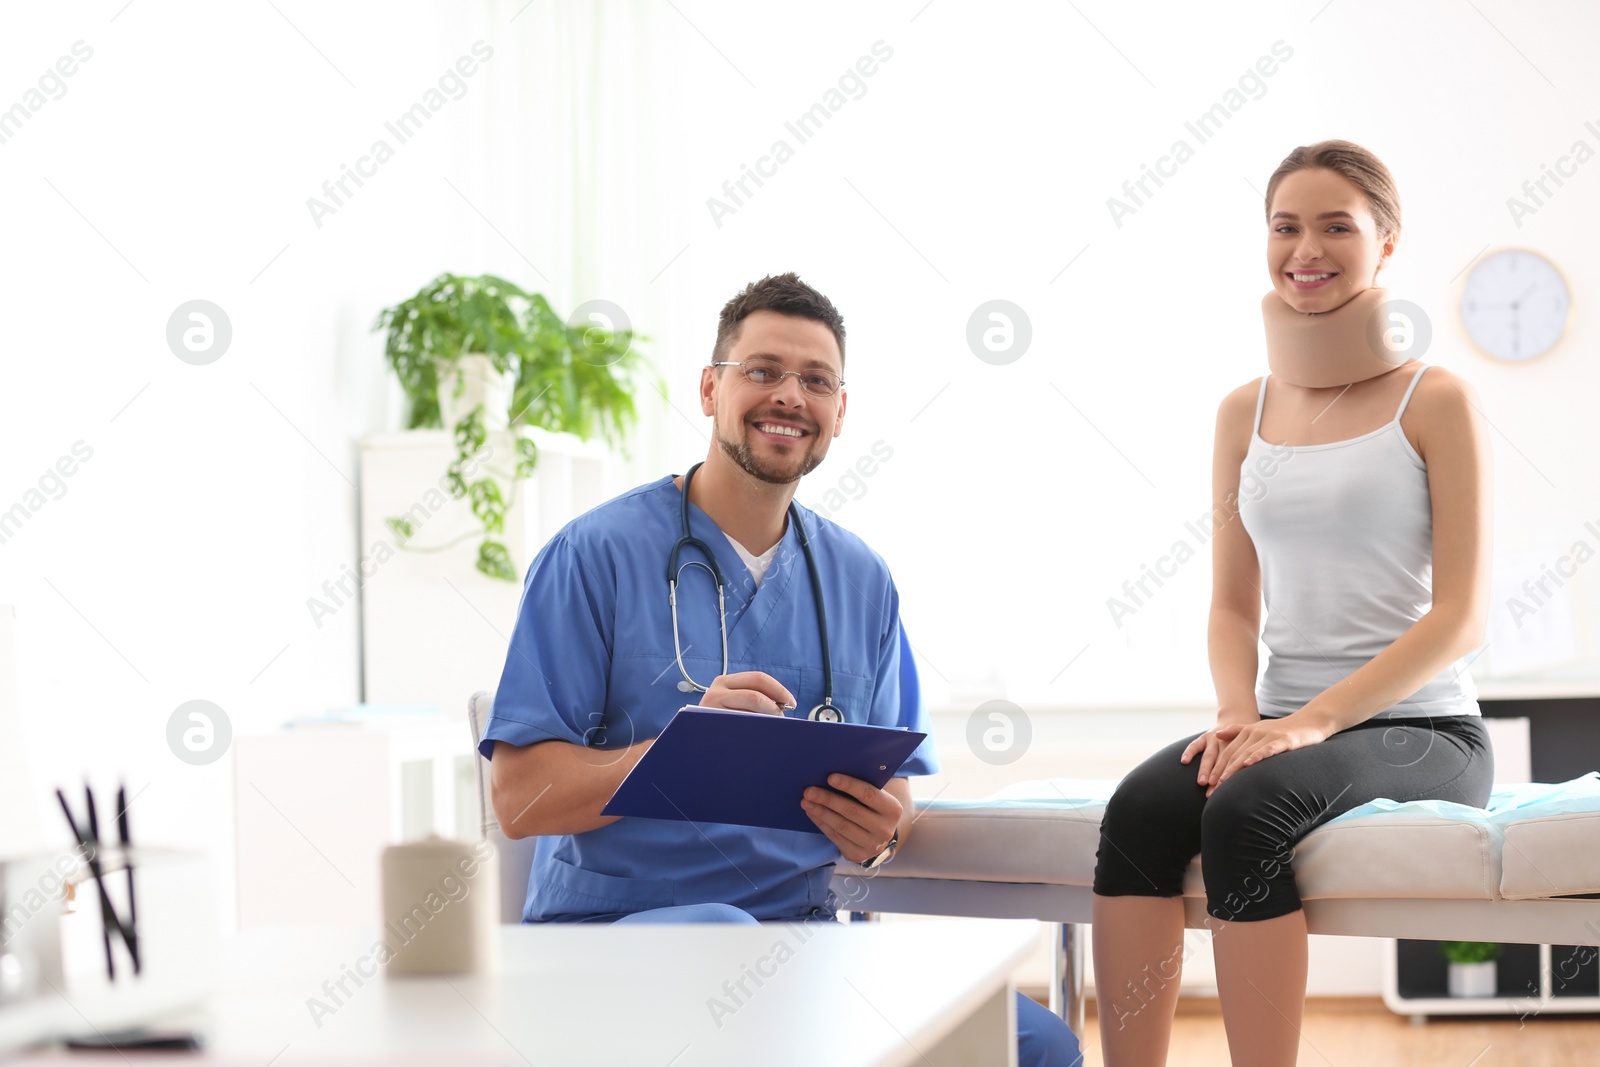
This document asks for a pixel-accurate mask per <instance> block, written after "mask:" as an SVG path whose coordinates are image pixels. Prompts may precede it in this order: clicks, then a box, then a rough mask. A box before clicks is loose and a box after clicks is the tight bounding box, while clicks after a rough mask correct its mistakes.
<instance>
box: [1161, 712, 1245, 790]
mask: <svg viewBox="0 0 1600 1067" xmlns="http://www.w3.org/2000/svg"><path fill="white" fill-rule="evenodd" d="M1247 725H1249V724H1248V723H1242V722H1225V723H1218V724H1217V725H1215V726H1213V727H1212V728H1211V729H1209V730H1207V731H1206V732H1205V733H1203V734H1201V735H1200V736H1199V737H1197V738H1195V739H1194V740H1193V741H1191V742H1190V743H1189V747H1188V748H1186V749H1184V750H1183V755H1182V757H1180V758H1179V760H1178V762H1179V763H1188V762H1189V761H1190V760H1192V759H1194V757H1195V755H1196V754H1199V756H1200V773H1199V774H1198V775H1196V777H1195V782H1196V784H1198V785H1209V786H1212V787H1215V786H1216V784H1217V782H1218V781H1219V780H1220V779H1218V778H1217V772H1218V771H1219V770H1221V769H1222V767H1221V764H1220V763H1218V761H1217V760H1218V757H1219V756H1221V755H1222V752H1223V750H1224V749H1225V748H1227V747H1228V742H1229V741H1232V740H1233V739H1234V738H1235V737H1237V736H1238V735H1239V731H1240V730H1243V729H1244V728H1245V727H1246V726H1247ZM1210 795H1211V791H1210V790H1207V791H1206V796H1210Z"/></svg>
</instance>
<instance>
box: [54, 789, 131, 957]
mask: <svg viewBox="0 0 1600 1067" xmlns="http://www.w3.org/2000/svg"><path fill="white" fill-rule="evenodd" d="M85 788H86V789H87V788H88V787H87V786H85ZM56 799H57V800H59V801H61V812H62V814H63V815H65V816H66V817H67V825H68V826H69V827H71V828H72V836H73V837H75V838H77V839H78V844H79V845H81V846H82V847H83V849H84V851H85V852H86V853H87V855H86V856H85V857H84V859H85V861H86V862H87V863H88V864H89V873H90V874H92V875H94V884H95V887H96V888H98V889H99V891H100V927H101V932H102V933H103V934H104V935H105V943H106V981H108V982H114V981H116V978H117V965H116V962H115V960H114V959H113V958H112V956H111V928H110V927H109V926H108V925H106V924H107V922H108V920H109V918H110V915H111V898H110V897H108V896H107V895H106V884H105V881H104V880H103V879H102V878H101V877H100V858H99V855H98V854H97V853H96V851H95V843H94V841H92V840H91V839H90V838H88V837H86V836H85V835H84V832H83V829H82V828H81V827H79V826H78V821H77V820H76V819H74V818H73V817H72V807H71V806H70V805H69V804H68V803H67V797H66V794H65V793H63V792H61V790H59V789H57V790H56ZM89 825H90V826H91V827H92V826H93V825H94V798H93V797H92V796H91V797H90V799H89Z"/></svg>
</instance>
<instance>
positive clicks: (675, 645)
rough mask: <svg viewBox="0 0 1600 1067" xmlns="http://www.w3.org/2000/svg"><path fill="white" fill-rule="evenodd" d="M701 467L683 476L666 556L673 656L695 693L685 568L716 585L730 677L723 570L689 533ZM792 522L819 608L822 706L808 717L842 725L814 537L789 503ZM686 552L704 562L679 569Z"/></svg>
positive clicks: (796, 507) (724, 664) (724, 665)
mask: <svg viewBox="0 0 1600 1067" xmlns="http://www.w3.org/2000/svg"><path fill="white" fill-rule="evenodd" d="M700 467H701V464H699V463H696V464H695V465H694V466H692V467H690V468H689V470H688V473H686V474H685V475H684V476H683V500H682V508H681V512H680V515H679V523H680V529H681V533H680V535H679V537H678V539H677V540H676V541H674V542H673V544H672V551H671V552H670V553H668V555H667V603H668V605H669V607H670V609H671V613H672V652H673V656H674V658H676V660H677V663H678V673H680V674H682V675H683V680H684V681H685V682H687V683H688V684H689V687H690V689H691V690H692V691H694V692H696V693H704V692H706V691H707V687H706V686H703V685H701V684H700V683H699V682H696V681H695V680H694V679H693V678H691V677H690V676H689V669H688V668H687V667H686V666H685V665H684V662H683V641H682V638H681V637H680V636H679V632H678V576H679V575H680V574H682V573H683V570H684V568H687V567H704V568H705V569H706V570H707V571H708V572H709V573H710V574H711V579H712V581H713V582H715V583H716V586H717V623H718V626H719V628H720V629H721V631H722V673H723V674H727V673H728V607H727V597H726V595H725V593H724V588H723V581H722V568H721V566H719V565H718V564H717V557H716V556H714V555H712V553H711V546H709V545H707V544H706V543H705V542H704V541H702V540H700V539H699V538H698V537H695V536H694V535H693V534H692V533H690V531H689V483H690V480H691V479H692V478H694V475H695V472H696V471H698V470H699V469H700ZM789 518H790V521H792V522H793V523H794V524H795V530H796V532H797V535H798V537H799V538H800V551H801V552H802V553H804V554H805V557H806V573H807V575H808V576H809V577H810V579H811V598H812V600H813V601H815V603H816V606H817V636H818V639H819V643H820V645H821V646H822V703H820V704H818V705H817V706H816V707H814V708H812V709H811V711H810V712H809V713H808V714H807V716H806V717H807V718H809V719H817V720H821V721H824V722H843V721H844V712H843V711H841V710H840V709H839V707H838V705H836V704H834V702H833V650H832V649H831V648H830V647H829V643H828V610H827V606H826V605H825V604H824V603H823V599H822V575H821V574H820V573H819V572H818V570H817V559H816V556H815V555H814V554H813V553H812V550H811V537H810V535H809V534H808V533H807V532H806V527H805V523H804V522H802V521H801V519H800V508H799V505H797V504H795V503H794V502H793V501H790V502H789ZM685 548H689V549H693V550H695V551H697V552H699V553H700V554H701V555H703V556H705V562H701V561H700V560H689V561H688V562H686V563H683V564H682V565H680V564H679V558H680V557H681V555H682V553H683V550H684V549H685ZM680 688H681V686H680Z"/></svg>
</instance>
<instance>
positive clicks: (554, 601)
mask: <svg viewBox="0 0 1600 1067" xmlns="http://www.w3.org/2000/svg"><path fill="white" fill-rule="evenodd" d="M844 340H845V331H844V322H843V319H842V318H841V317H840V315H839V313H838V311H837V310H836V309H835V308H834V306H833V304H832V303H831V302H830V301H829V300H828V299H827V297H825V296H823V295H822V294H821V293H819V292H817V291H816V290H815V289H812V288H811V287H810V286H809V285H806V284H805V283H804V282H802V281H800V279H799V278H798V277H796V276H795V275H793V274H785V275H779V276H776V277H769V278H764V279H762V280H761V281H759V282H756V283H753V284H751V285H749V286H747V287H746V288H745V289H744V290H743V291H742V292H741V293H739V294H738V295H737V296H735V297H734V298H733V299H732V300H730V301H729V302H728V304H727V305H726V306H725V307H724V308H723V309H722V314H721V318H720V321H719V324H718V329H717V340H716V345H715V348H714V350H713V354H712V359H711V363H710V365H709V366H707V367H705V368H703V369H702V371H701V375H700V404H701V408H702V411H703V412H704V414H705V415H707V416H708V417H710V418H711V419H712V430H713V434H712V444H711V447H710V450H709V453H708V454H707V456H706V460H705V463H704V464H703V465H702V466H700V467H699V469H698V470H697V471H696V472H695V473H694V476H693V479H692V482H691V484H690V487H689V533H690V535H691V536H692V537H694V538H697V539H698V540H699V541H700V542H702V543H703V544H704V545H705V546H708V547H709V548H710V550H711V552H712V554H713V555H714V557H715V559H716V562H717V564H718V566H719V567H720V569H721V572H722V575H723V581H724V586H725V594H726V612H727V623H726V625H727V664H726V667H724V664H723V649H722V637H721V631H720V627H719V619H718V609H717V604H718V597H717V591H716V587H715V584H714V582H713V580H712V578H711V575H710V570H709V569H708V568H707V567H705V566H703V565H694V564H699V563H702V562H703V559H702V554H701V553H699V552H697V551H695V550H693V549H685V551H684V552H683V554H682V557H681V559H680V564H685V563H690V564H691V565H689V566H686V567H682V568H681V569H680V571H679V578H678V594H677V602H678V606H677V613H678V618H677V625H678V640H677V644H678V646H680V647H681V649H682V660H681V662H682V669H680V666H679V658H678V656H677V654H676V651H675V648H674V636H673V618H672V611H671V608H670V606H669V604H668V598H667V588H666V585H667V583H666V568H667V560H668V557H669V555H670V553H671V551H672V546H673V544H674V543H675V542H676V541H677V540H678V539H679V537H680V536H681V535H682V529H681V524H682V501H683V496H682V486H683V479H682V478H681V477H664V478H661V479H659V480H658V481H655V482H652V483H650V484H648V485H644V486H640V487H639V488H637V489H634V490H633V491H631V492H628V493H625V494H623V495H622V496H620V497H618V498H616V499H615V500H611V501H609V502H607V503H605V504H602V505H601V506H599V507H597V508H595V509H594V510H592V511H590V512H588V513H586V514H584V515H581V516H579V517H578V518H577V519H575V520H573V521H572V522H571V523H569V524H568V525H567V526H566V527H565V528H563V529H562V530H561V532H560V533H558V534H557V535H556V536H555V537H554V538H552V539H551V541H550V542H549V543H548V544H547V545H545V547H544V548H543V549H542V550H541V551H540V553H539V555H538V557H537V558H536V559H535V560H534V561H533V565H532V566H531V567H530V568H529V571H528V576H527V581H526V583H525V588H524V592H523V598H522V606H521V608H520V610H519V613H518V618H517V624H516V629H515V631H514V632H513V634H512V638H511V648H510V651H509V652H508V653H507V656H506V666H505V671H504V673H503V674H502V676H501V679H500V685H499V688H498V690H497V691H496V693H495V701H494V711H493V714H492V716H491V718H490V720H489V724H488V727H487V729H486V730H485V732H484V738H483V743H482V746H481V751H482V752H483V754H484V755H485V756H487V757H489V758H490V759H491V760H492V761H493V766H492V782H493V793H494V808H495V815H496V817H497V818H498V820H499V823H500V827H501V830H502V831H503V832H504V833H505V834H507V835H508V836H510V837H513V838H519V837H528V836H532V835H539V838H540V839H539V842H538V844H537V846H536V852H535V859H534V864H533V871H532V875H531V877H530V880H529V887H528V899H527V903H526V905H525V907H524V911H523V919H524V921H527V922H685V921H688V922H700V921H722V922H729V921H732V922H741V921H742V922H761V921H812V920H817V921H828V920H832V919H833V918H834V913H835V908H836V905H837V903H838V902H837V901H835V900H834V899H833V898H832V896H831V894H830V891H829V882H830V879H831V877H832V873H833V866H834V864H835V862H836V861H837V860H838V858H839V857H840V856H841V855H842V856H843V857H844V858H845V859H847V860H850V861H851V862H854V863H867V864H872V863H881V862H886V861H887V859H888V858H889V857H890V856H892V854H893V851H894V848H895V847H897V845H898V844H900V843H903V842H904V841H905V840H906V838H907V837H908V835H909V833H910V830H911V820H912V816H913V810H912V804H911V793H910V787H909V785H908V782H907V779H906V777H897V778H894V779H892V780H890V782H889V783H888V784H887V785H886V786H885V787H884V788H883V789H878V788H875V787H874V786H872V785H870V784H869V783H867V782H864V781H861V780H859V779H856V778H848V777H845V776H842V775H836V776H834V779H833V780H832V781H831V782H830V784H831V785H833V786H834V787H835V788H836V789H838V790H841V791H842V793H834V792H830V791H828V790H820V789H812V790H808V791H807V794H806V795H805V796H804V797H799V798H796V803H797V804H800V805H801V807H802V808H803V810H804V811H805V812H806V814H807V815H808V816H809V817H810V818H811V820H812V822H814V823H815V824H816V826H817V828H818V829H819V830H820V831H821V833H820V834H807V833H799V832H796V831H792V830H772V829H764V828H755V827H746V826H735V825H731V824H720V823H718V824H711V823H689V822H679V821H671V820H660V819H639V818H618V817H615V816H603V815H601V814H600V809H601V808H602V807H603V806H604V805H605V803H606V801H607V800H608V799H610V797H611V794H612V793H613V792H614V791H615V790H616V788H617V786H618V785H619V784H620V783H621V781H622V780H623V778H625V777H626V776H627V774H628V772H629V770H631V769H632V768H633V766H634V764H635V763H637V762H638V760H639V758H640V757H641V756H642V755H643V754H644V752H645V750H646V749H648V748H649V746H650V744H651V742H652V740H653V739H654V738H655V737H656V736H658V735H659V734H660V732H661V730H662V729H663V728H665V726H666V724H667V721H668V720H669V719H671V718H672V716H673V714H674V713H675V712H676V711H677V710H678V708H680V707H682V706H683V705H684V704H688V703H698V704H700V705H703V706H705V707H715V708H726V709H729V710H737V711H745V712H750V713H754V714H764V715H781V714H790V715H805V714H806V712H807V711H808V710H809V709H811V708H812V707H813V706H815V705H817V704H819V703H821V702H822V700H823V695H824V694H823V672H822V649H821V638H820V632H819V626H818V619H817V611H816V603H815V600H814V597H813V594H812V588H811V581H810V576H809V572H808V570H807V567H806V562H805V555H804V553H803V551H802V549H801V547H800V537H801V531H800V530H797V529H795V528H794V523H793V522H792V521H791V515H790V511H789V506H790V503H791V501H792V500H793V497H794V493H795V488H796V487H797V485H798V484H799V481H800V479H801V478H802V477H803V476H804V475H806V474H808V473H810V472H811V471H812V470H813V469H815V468H816V467H817V465H818V464H819V463H821V462H822V460H823V458H824V457H825V456H826V455H827V453H828V446H829V443H830V442H831V441H832V439H833V438H835V437H837V436H839V434H840V432H841V431H842V429H843V427H844V415H845V406H846V394H845V392H844V391H843V389H842V385H843V380H842V379H843V373H844ZM798 513H799V517H800V520H801V522H802V523H803V524H804V528H805V530H804V532H805V535H806V536H807V537H809V540H810V545H811V550H812V552H813V553H814V555H815V558H816V561H817V569H818V576H819V578H820V580H821V585H822V589H823V599H824V602H825V605H826V614H827V625H828V639H829V648H830V651H831V653H832V661H833V685H834V692H833V703H834V704H835V705H836V706H837V707H838V708H839V709H840V710H841V711H842V712H843V713H844V717H845V719H846V720H847V721H849V722H855V723H869V724H872V725H878V726H892V727H903V728H909V729H913V730H921V731H926V730H927V722H926V715H925V712H924V709H923V707H922V703H921V698H920V693H919V690H918V686H917V679H916V669H915V667H914V665H913V663H912V659H911V651H910V646H909V644H908V642H907V640H906V636H905V632H904V629H903V628H902V626H901V623H900V614H899V595H898V593H897V592H896V590H895V586H894V582H893V580H892V579H891V578H890V576H889V569H888V567H887V566H886V565H885V564H884V562H883V560H882V559H881V558H880V557H879V556H878V555H877V554H876V553H875V552H873V551H872V550H871V549H870V548H868V547H867V546H866V545H865V544H864V543H863V542H862V541H861V540H860V539H859V538H858V537H856V536H854V535H853V534H850V533H848V532H847V531H845V530H843V529H841V528H840V527H838V526H837V525H835V524H834V523H832V522H830V521H828V520H826V519H823V518H822V517H821V516H818V515H816V514H815V513H814V512H811V511H809V510H807V509H805V508H800V509H798ZM686 675H687V677H686ZM691 682H692V683H693V684H694V685H695V686H704V687H705V689H704V692H703V693H701V694H700V695H699V697H698V699H696V698H695V695H694V691H693V689H692V688H691ZM686 691H687V693H686ZM937 770H938V765H937V762H936V760H935V758H934V754H933V746H932V743H931V739H930V740H929V741H925V742H924V743H923V745H922V746H921V747H919V748H918V749H917V751H916V752H914V753H913V754H912V756H911V758H910V759H909V760H908V761H907V762H906V763H905V765H904V766H903V767H902V768H901V770H900V774H901V775H903V776H905V775H912V774H932V773H934V772H935V771H937ZM1018 1029H1019V1051H1020V1055H1021V1062H1022V1063H1024V1064H1038V1065H1050V1067H1054V1065H1057V1064H1061V1065H1071V1064H1076V1063H1077V1062H1079V1059H1078V1052H1077V1042H1076V1041H1075V1040H1074V1039H1073V1036H1072V1034H1071V1032H1070V1031H1069V1030H1068V1029H1067V1027H1066V1025H1065V1024H1064V1023H1062V1022H1061V1020H1059V1019H1057V1018H1056V1017H1055V1016H1054V1015H1052V1014H1050V1013H1049V1012H1048V1011H1047V1010H1045V1009H1044V1008H1042V1007H1040V1006H1039V1005H1038V1004H1037V1003H1035V1002H1033V1001H1032V1000H1029V999H1027V998H1024V997H1019V999H1018Z"/></svg>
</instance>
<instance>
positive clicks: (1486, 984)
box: [1449, 960, 1495, 997]
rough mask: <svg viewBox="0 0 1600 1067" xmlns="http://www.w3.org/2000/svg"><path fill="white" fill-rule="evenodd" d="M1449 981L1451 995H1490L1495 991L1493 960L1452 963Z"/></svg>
mask: <svg viewBox="0 0 1600 1067" xmlns="http://www.w3.org/2000/svg"><path fill="white" fill-rule="evenodd" d="M1449 981H1450V995H1451V996H1452V997H1492V996H1494V993H1495V961H1494V960H1485V961H1484V962H1483V963H1452V964H1451V965H1450V978H1449Z"/></svg>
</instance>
